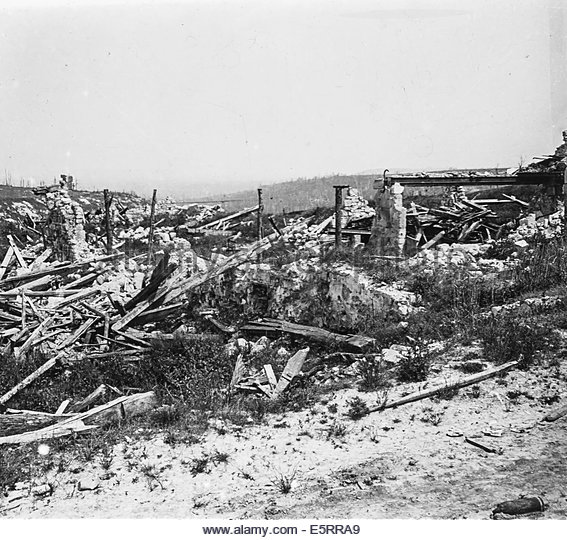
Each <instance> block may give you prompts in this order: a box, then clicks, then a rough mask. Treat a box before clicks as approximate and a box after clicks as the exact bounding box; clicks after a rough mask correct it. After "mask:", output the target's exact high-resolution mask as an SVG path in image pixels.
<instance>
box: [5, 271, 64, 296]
mask: <svg viewBox="0 0 567 540" xmlns="http://www.w3.org/2000/svg"><path fill="white" fill-rule="evenodd" d="M52 281H53V276H52V275H49V274H48V275H46V276H42V277H40V278H37V279H34V280H33V281H28V282H27V283H25V284H23V285H18V286H17V287H14V288H13V289H8V290H7V291H4V294H9V293H14V294H18V293H19V292H21V291H30V290H32V289H36V288H37V287H41V286H43V285H49V284H50V283H51V282H52Z"/></svg>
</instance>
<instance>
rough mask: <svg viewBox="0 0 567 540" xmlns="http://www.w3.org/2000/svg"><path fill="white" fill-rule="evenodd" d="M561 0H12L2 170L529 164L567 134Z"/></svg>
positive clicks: (274, 171)
mask: <svg viewBox="0 0 567 540" xmlns="http://www.w3.org/2000/svg"><path fill="white" fill-rule="evenodd" d="M562 5H563V2H562V1H561V0H509V1H507V0H487V1H482V0H479V1H474V2H472V1H471V2H465V1H462V0H459V1H457V0H454V1H442V0H438V1H432V0H431V1H428V0H422V1H417V0H415V1H408V2H403V1H399V0H397V1H395V2H394V1H387V0H384V1H382V0H373V1H370V0H368V1H361V0H349V1H343V2H340V1H333V0H328V1H325V2H316V1H309V0H302V1H300V2H291V1H280V0H272V1H269V2H268V1H262V2H253V1H249V0H242V1H238V2H236V1H233V2H220V1H218V2H217V1H211V0H208V1H206V2H197V1H186V2H171V3H170V2H163V1H162V2H159V3H158V2H134V1H129V2H128V1H127V2H118V1H106V2H80V3H77V2H72V3H71V2H64V1H62V0H58V1H50V2H45V1H43V2H31V1H30V0H24V1H21V0H20V1H18V2H15V1H14V2H8V3H7V2H2V3H1V4H0V118H1V121H2V129H1V130H0V167H1V168H5V169H7V170H8V171H9V172H10V173H11V174H12V177H13V178H15V179H19V178H20V177H25V178H29V177H33V178H35V179H46V180H50V179H52V178H53V177H54V176H55V175H59V174H60V173H63V172H66V173H72V174H74V175H75V176H76V177H77V178H78V180H79V185H80V186H82V187H88V188H90V187H94V186H96V187H97V188H103V187H110V188H111V189H118V188H120V189H128V190H129V189H136V190H139V191H141V192H143V193H147V192H149V190H150V189H151V188H152V187H158V188H159V189H160V193H161V194H165V193H173V194H178V195H186V196H188V197H195V196H200V195H202V194H204V193H219V192H230V191H232V190H235V189H239V188H241V187H254V186H257V185H259V183H265V182H272V181H276V180H284V179H291V178H296V177H300V176H303V177H305V176H315V175H323V174H326V173H331V172H341V173H355V172H359V171H364V170H367V169H374V168H380V167H390V168H395V167H407V168H431V167H446V166H459V167H485V166H497V165H499V166H514V165H517V164H518V162H519V160H520V159H521V158H522V156H523V157H524V158H525V159H526V160H530V159H531V158H532V157H533V156H536V155H541V154H542V153H550V152H552V151H553V150H554V149H555V147H556V146H557V145H558V144H559V142H560V136H559V134H560V131H561V129H567V119H566V118H565V116H564V115H563V114H564V113H566V112H567V111H566V109H565V106H564V105H565V102H566V99H567V95H566V94H567V89H566V88H565V87H563V88H560V87H559V85H560V84H562V82H565V81H566V80H567V79H566V78H565V69H567V67H565V68H564V67H562V66H564V65H565V64H567V60H566V59H565V58H564V55H565V46H564V44H565V40H564V39H563V38H562V35H564V33H565V28H566V27H565V25H563V24H562V22H561V21H562V20H561V18H560V16H561V14H562V11H561V6H562ZM553 6H556V7H555V9H554V8H553ZM550 33H553V34H554V35H553V36H551V38H550ZM561 33H563V34H562V35H560V34H561ZM562 77H563V78H562ZM554 82H555V86H554V85H553V83H554ZM562 96H564V97H562ZM552 111H553V115H554V117H553V118H552ZM558 115H563V117H562V118H558V117H557V116H558ZM0 176H3V171H2V169H0ZM0 180H2V179H1V178H0Z"/></svg>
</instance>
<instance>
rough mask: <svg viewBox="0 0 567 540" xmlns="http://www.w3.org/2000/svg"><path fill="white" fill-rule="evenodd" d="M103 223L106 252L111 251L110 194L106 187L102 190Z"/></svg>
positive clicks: (109, 252)
mask: <svg viewBox="0 0 567 540" xmlns="http://www.w3.org/2000/svg"><path fill="white" fill-rule="evenodd" d="M103 193H104V225H105V228H106V253H107V254H108V255H110V254H111V253H112V223H111V221H110V205H111V204H112V195H111V194H110V193H109V191H108V189H105V190H104V192H103Z"/></svg>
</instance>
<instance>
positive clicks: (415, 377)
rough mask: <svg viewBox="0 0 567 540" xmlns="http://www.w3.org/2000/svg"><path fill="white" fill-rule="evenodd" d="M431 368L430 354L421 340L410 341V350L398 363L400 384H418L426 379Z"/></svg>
mask: <svg viewBox="0 0 567 540" xmlns="http://www.w3.org/2000/svg"><path fill="white" fill-rule="evenodd" d="M430 368H431V354H430V353H429V351H428V348H427V345H426V344H425V343H424V342H423V341H422V340H421V339H413V340H411V346H410V350H409V351H408V354H407V355H405V356H404V357H403V358H402V359H401V360H400V361H399V363H398V378H399V380H400V381H401V382H419V381H424V380H425V379H427V375H429V370H430Z"/></svg>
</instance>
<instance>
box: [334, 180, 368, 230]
mask: <svg viewBox="0 0 567 540" xmlns="http://www.w3.org/2000/svg"><path fill="white" fill-rule="evenodd" d="M375 215H376V210H374V208H372V207H371V206H370V205H369V204H368V201H367V200H366V199H365V198H364V197H363V196H362V195H361V194H360V192H359V191H358V189H356V188H352V187H349V188H348V190H347V194H346V197H345V198H344V201H343V212H342V221H341V222H342V226H343V227H346V226H347V225H349V224H350V223H354V222H359V221H362V220H367V219H369V218H370V219H372V218H374V216H375Z"/></svg>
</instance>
